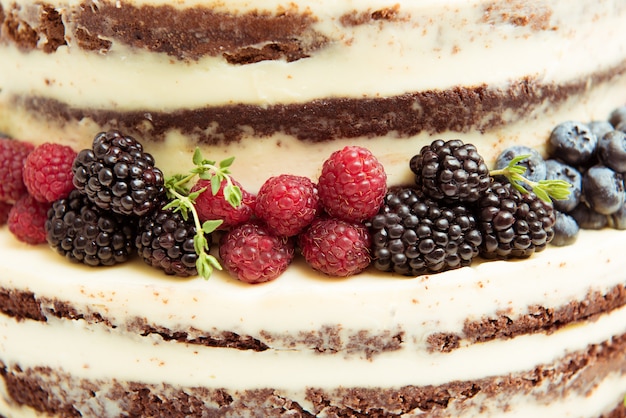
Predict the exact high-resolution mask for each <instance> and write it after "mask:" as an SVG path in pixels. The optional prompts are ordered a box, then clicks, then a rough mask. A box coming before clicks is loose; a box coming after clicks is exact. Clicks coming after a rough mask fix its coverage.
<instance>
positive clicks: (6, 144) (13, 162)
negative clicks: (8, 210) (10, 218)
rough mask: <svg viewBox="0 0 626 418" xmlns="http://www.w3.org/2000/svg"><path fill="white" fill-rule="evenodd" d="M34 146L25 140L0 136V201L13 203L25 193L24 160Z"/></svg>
mask: <svg viewBox="0 0 626 418" xmlns="http://www.w3.org/2000/svg"><path fill="white" fill-rule="evenodd" d="M34 148H35V147H34V146H33V145H31V144H29V143H27V142H20V141H15V140H12V139H7V138H0V161H1V162H2V164H0V201H2V202H7V203H15V202H16V201H17V200H18V199H19V198H20V197H22V196H23V195H25V194H26V193H27V190H26V185H25V184H24V180H23V176H22V173H23V169H24V161H26V157H27V156H28V154H30V152H31V151H32V150H33V149H34Z"/></svg>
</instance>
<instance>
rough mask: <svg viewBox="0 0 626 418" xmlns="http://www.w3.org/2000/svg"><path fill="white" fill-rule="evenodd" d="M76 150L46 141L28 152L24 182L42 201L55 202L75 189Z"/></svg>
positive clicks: (31, 192)
mask: <svg viewBox="0 0 626 418" xmlns="http://www.w3.org/2000/svg"><path fill="white" fill-rule="evenodd" d="M75 158H76V152H75V151H74V150H73V149H72V148H70V147H68V146H65V145H59V144H52V143H45V144H41V145H39V146H37V147H36V148H35V149H34V150H33V152H31V153H30V154H28V157H27V158H26V161H25V163H24V184H26V188H27V189H28V192H29V193H30V194H31V195H32V196H33V197H34V198H35V199H37V200H38V201H40V202H54V201H55V200H59V199H62V198H64V197H67V196H68V195H69V194H70V192H71V191H72V190H73V189H74V185H73V183H72V164H73V163H74V159H75Z"/></svg>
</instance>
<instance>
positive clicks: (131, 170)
mask: <svg viewBox="0 0 626 418" xmlns="http://www.w3.org/2000/svg"><path fill="white" fill-rule="evenodd" d="M73 172H74V186H75V187H76V188H77V189H78V190H80V191H81V192H83V193H85V194H86V195H87V196H88V197H89V199H90V200H91V201H92V202H94V203H95V204H96V205H97V206H98V207H100V208H102V209H105V210H111V211H113V212H115V213H119V214H122V215H137V216H143V215H146V214H148V213H149V212H151V211H152V210H154V209H155V208H156V207H157V205H158V204H159V203H160V201H161V199H162V197H163V195H164V187H163V182H164V179H163V173H162V172H161V170H159V169H158V168H156V167H155V166H154V158H152V155H150V154H148V153H144V152H143V147H142V146H141V144H140V143H139V142H137V141H136V140H135V139H134V138H132V137H130V136H124V135H122V134H121V133H120V132H118V131H108V132H101V133H99V134H98V135H96V137H95V138H94V140H93V148H92V149H85V150H82V151H80V152H79V153H78V156H77V157H76V160H75V161H74V166H73Z"/></svg>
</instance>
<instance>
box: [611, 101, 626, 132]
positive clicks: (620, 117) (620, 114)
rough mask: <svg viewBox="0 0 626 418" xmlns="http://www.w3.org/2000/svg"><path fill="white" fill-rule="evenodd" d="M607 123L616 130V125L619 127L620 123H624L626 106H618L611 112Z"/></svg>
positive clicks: (625, 120)
mask: <svg viewBox="0 0 626 418" xmlns="http://www.w3.org/2000/svg"><path fill="white" fill-rule="evenodd" d="M609 122H610V123H611V125H613V126H615V127H616V128H617V125H619V124H620V123H622V122H626V105H624V106H620V107H618V108H617V109H615V110H614V111H613V112H611V115H610V116H609Z"/></svg>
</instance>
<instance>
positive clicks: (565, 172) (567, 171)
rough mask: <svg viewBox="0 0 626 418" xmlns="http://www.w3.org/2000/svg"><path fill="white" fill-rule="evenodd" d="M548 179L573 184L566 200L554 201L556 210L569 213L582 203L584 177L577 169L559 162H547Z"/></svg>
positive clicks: (551, 160)
mask: <svg viewBox="0 0 626 418" xmlns="http://www.w3.org/2000/svg"><path fill="white" fill-rule="evenodd" d="M546 179H547V180H564V181H566V182H568V183H569V184H571V186H572V187H571V188H570V193H569V196H568V197H567V198H566V199H560V200H553V201H552V204H553V205H554V209H556V210H558V211H561V212H569V211H571V210H573V209H574V208H575V207H576V206H578V204H579V203H580V200H581V196H582V187H583V186H582V185H583V183H582V181H583V176H582V174H580V171H578V170H577V169H576V168H574V167H572V166H570V165H567V164H565V163H562V162H561V161H558V160H553V159H550V160H546Z"/></svg>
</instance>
